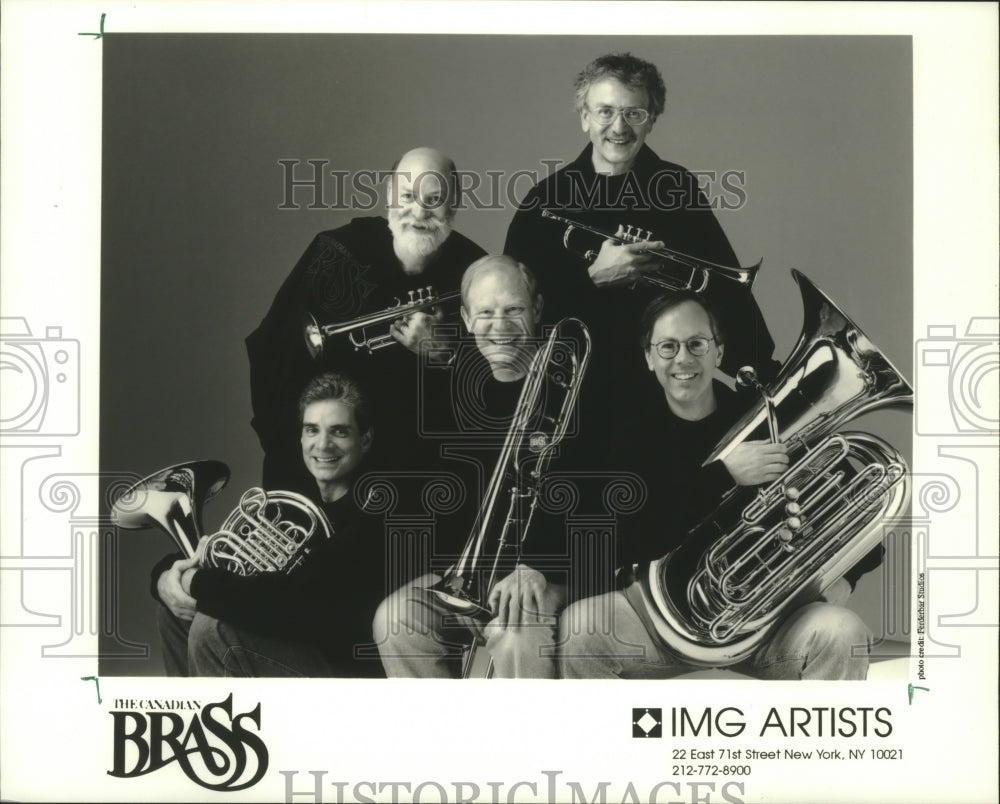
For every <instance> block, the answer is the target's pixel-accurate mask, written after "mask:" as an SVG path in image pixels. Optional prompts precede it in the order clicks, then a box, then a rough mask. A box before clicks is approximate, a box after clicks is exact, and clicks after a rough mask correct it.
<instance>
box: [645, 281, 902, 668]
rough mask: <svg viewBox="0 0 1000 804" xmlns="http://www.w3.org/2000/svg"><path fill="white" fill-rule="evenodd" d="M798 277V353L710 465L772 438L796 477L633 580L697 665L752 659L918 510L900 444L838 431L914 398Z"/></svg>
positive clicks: (741, 495)
mask: <svg viewBox="0 0 1000 804" xmlns="http://www.w3.org/2000/svg"><path fill="white" fill-rule="evenodd" d="M792 275H793V277H794V278H795V280H796V282H798V285H799V290H800V292H801V294H802V302H803V306H804V308H805V312H804V323H803V328H802V333H801V334H800V336H799V340H798V343H797V344H796V346H795V348H794V349H793V350H792V353H791V355H790V356H789V358H788V360H787V361H786V362H785V365H784V366H783V367H782V369H781V372H780V373H779V374H778V376H777V378H776V379H775V380H774V383H773V385H772V386H771V387H770V388H768V389H763V388H761V387H760V386H759V385H758V390H760V391H761V392H762V399H761V401H760V403H759V404H758V405H756V406H755V407H754V408H752V409H751V410H750V411H749V412H747V413H746V414H745V415H744V416H743V418H741V419H740V420H739V421H738V422H737V423H736V424H735V425H734V426H733V427H732V429H731V430H730V431H729V432H728V433H727V434H726V435H725V436H724V437H723V438H722V440H721V441H720V442H719V444H718V446H717V447H716V448H715V450H714V451H713V452H712V454H711V455H710V456H709V457H708V459H707V460H706V461H705V464H708V463H711V462H712V461H714V460H718V459H721V458H723V457H725V456H726V455H727V454H728V453H729V452H730V451H732V450H733V449H734V448H735V447H736V446H738V445H739V444H741V443H743V442H745V441H748V440H759V439H767V438H768V435H769V433H771V432H774V433H775V435H776V436H777V438H779V439H780V440H781V441H782V442H783V443H785V444H786V445H787V446H788V448H789V461H790V463H789V468H788V469H787V471H786V472H785V473H784V474H783V475H782V476H781V477H780V478H779V479H777V480H775V481H774V482H773V483H771V484H770V485H768V486H766V487H760V488H757V489H754V488H746V487H744V488H740V487H736V488H735V489H732V490H731V491H730V492H728V493H727V495H726V496H725V497H724V498H723V500H722V502H721V503H720V505H719V507H718V508H717V509H716V510H715V511H714V512H713V513H712V514H711V515H710V516H709V517H708V518H706V519H705V520H704V521H703V522H701V523H700V524H699V525H697V526H696V527H695V528H693V529H692V530H691V531H690V532H689V534H688V536H687V537H686V538H685V540H684V542H683V543H682V544H681V546H680V547H678V548H677V549H675V550H673V551H672V552H671V553H669V554H667V555H666V556H664V557H663V558H661V559H658V560H656V561H653V562H651V563H650V564H649V566H648V568H644V569H640V572H639V576H638V590H639V593H640V595H641V597H642V602H643V604H644V605H645V606H646V608H647V610H648V612H649V613H650V614H651V619H652V621H653V624H654V626H655V627H656V630H657V632H658V634H659V635H660V637H662V639H663V640H664V641H665V643H666V644H667V645H668V646H669V647H670V648H671V649H672V650H673V651H675V652H676V653H678V654H679V655H681V656H683V657H685V658H686V659H687V660H688V661H689V662H691V663H692V664H695V665H700V666H705V667H721V666H725V665H730V664H735V663H737V662H739V661H742V660H743V659H745V658H747V657H748V656H749V655H750V654H751V653H752V652H753V651H754V650H756V648H757V647H758V646H759V645H760V644H761V643H762V642H763V640H764V639H765V638H766V637H767V636H768V635H769V633H770V632H771V631H772V630H773V628H774V627H775V626H777V624H778V623H779V622H780V621H781V619H782V616H783V615H784V614H786V613H789V612H791V611H792V610H794V609H795V608H797V607H799V606H801V605H804V604H805V603H808V602H811V601H813V600H816V599H818V597H819V594H820V592H821V591H822V590H823V589H825V588H826V587H827V586H828V585H829V584H830V583H832V582H833V581H834V580H836V579H837V578H839V577H840V576H841V575H843V574H844V572H846V571H847V570H848V569H850V567H851V566H853V565H854V564H855V563H857V562H858V560H860V559H861V558H862V557H864V556H865V555H866V554H867V553H868V552H869V551H870V550H871V549H873V548H874V547H875V546H876V545H878V544H880V542H881V537H882V524H881V523H882V521H883V520H885V519H887V518H892V517H895V516H898V515H899V514H900V513H901V512H902V511H904V510H905V508H906V506H907V504H908V502H909V495H910V480H909V478H908V468H907V465H906V462H905V460H904V459H903V457H902V455H900V453H899V452H898V451H897V450H896V449H895V448H893V447H892V446H891V445H889V444H888V443H886V442H885V441H883V440H882V439H880V438H877V437H875V436H873V435H870V434H866V433H841V434H836V433H834V432H833V431H834V430H835V429H836V428H838V427H840V426H841V425H843V424H844V423H845V422H847V421H848V420H850V419H853V418H855V417H856V416H860V415H861V414H863V413H867V412H869V411H872V410H875V409H878V408H883V407H912V404H913V391H912V389H911V388H910V386H909V384H908V383H907V382H906V380H905V379H904V378H903V376H902V375H901V374H900V373H899V372H898V371H897V370H896V369H895V368H894V367H893V366H892V364H891V363H890V362H889V361H888V360H887V359H886V358H885V356H884V355H883V354H882V352H881V351H879V349H878V348H877V347H876V346H875V345H874V344H873V343H872V342H871V341H870V340H869V339H868V338H867V336H865V334H864V333H863V332H862V331H861V330H860V329H859V328H858V327H857V325H856V324H854V322H853V321H851V319H850V318H848V316H847V315H845V314H844V313H843V312H842V311H841V310H840V309H839V308H838V307H837V306H836V305H835V304H834V303H833V302H832V301H831V300H830V299H829V298H828V297H827V296H826V295H825V294H824V293H823V292H822V291H821V290H819V288H817V287H816V286H815V285H814V284H813V283H812V282H811V281H809V279H807V278H806V277H805V276H803V275H802V274H800V273H799V272H798V271H792ZM745 379H747V380H749V381H750V382H751V383H753V382H754V381H753V379H752V376H746V377H745Z"/></svg>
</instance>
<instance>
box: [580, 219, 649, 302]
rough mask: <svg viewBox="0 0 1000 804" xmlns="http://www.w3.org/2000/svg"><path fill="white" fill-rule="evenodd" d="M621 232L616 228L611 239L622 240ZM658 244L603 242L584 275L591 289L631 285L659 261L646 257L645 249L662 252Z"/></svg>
mask: <svg viewBox="0 0 1000 804" xmlns="http://www.w3.org/2000/svg"><path fill="white" fill-rule="evenodd" d="M624 234H625V230H624V229H623V228H622V227H621V226H619V227H618V231H617V232H615V237H622V236H623V235H624ZM663 246H664V243H663V241H662V240H647V241H643V242H641V243H616V242H615V241H614V240H610V239H609V240H605V241H604V244H603V245H602V246H601V250H600V251H599V252H598V254H597V259H596V260H594V262H593V263H592V264H591V265H590V267H589V268H588V269H587V271H588V272H589V273H590V278H591V280H592V281H593V283H594V284H595V285H597V286H598V287H602V286H604V285H620V284H623V283H625V282H635V281H636V280H638V279H640V278H641V277H642V274H643V273H644V272H646V271H652V270H655V269H656V267H657V266H658V265H659V264H660V259H659V258H658V257H656V256H654V255H652V254H647V253H646V252H647V251H649V249H657V248H663Z"/></svg>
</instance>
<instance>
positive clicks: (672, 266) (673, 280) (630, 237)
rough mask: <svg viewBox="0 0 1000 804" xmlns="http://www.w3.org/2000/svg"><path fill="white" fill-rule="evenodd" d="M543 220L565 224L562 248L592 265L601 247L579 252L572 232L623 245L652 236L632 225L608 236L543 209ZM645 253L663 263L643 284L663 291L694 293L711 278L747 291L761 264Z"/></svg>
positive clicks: (664, 252) (653, 250)
mask: <svg viewBox="0 0 1000 804" xmlns="http://www.w3.org/2000/svg"><path fill="white" fill-rule="evenodd" d="M542 217H543V218H549V219H550V220H554V221H556V222H557V223H563V224H565V225H566V231H565V232H564V233H563V245H564V246H565V247H566V248H567V249H569V250H570V251H572V252H573V253H575V254H579V255H580V256H581V257H583V259H585V260H587V262H593V261H594V260H595V259H597V250H598V249H599V248H600V246H599V245H598V246H597V248H587V249H586V250H584V251H578V250H577V249H576V248H574V247H573V246H571V245H570V239H571V238H572V236H573V233H574V232H583V233H585V234H587V235H591V236H592V237H597V238H600V239H601V241H604V240H611V241H613V242H615V243H617V244H619V245H621V244H623V243H643V242H645V241H647V240H649V239H650V238H652V236H653V233H652V232H650V231H648V230H646V231H644V230H642V229H639V228H637V227H632V226H626V227H625V233H624V234H622V235H612V234H608V233H606V232H602V231H601V230H600V229H594V228H593V227H590V226H586V225H584V224H582V223H578V222H577V221H573V220H570V219H569V218H563V217H561V216H559V215H556V214H554V213H552V212H549V210H547V209H543V210H542ZM594 245H596V244H594ZM646 253H647V254H652V255H654V256H656V257H659V258H660V259H661V260H662V263H661V264H660V266H659V267H657V268H656V270H654V271H650V272H646V273H643V275H642V278H643V279H644V280H645V281H646V282H648V283H649V284H651V285H655V286H657V287H660V288H663V289H664V290H670V291H678V290H693V291H694V292H695V293H701V292H703V291H704V290H705V289H706V288H707V287H708V285H709V283H710V282H711V281H712V280H714V279H725V280H727V281H729V282H735V283H736V285H737V286H739V287H743V288H746V289H747V290H748V291H749V290H750V289H751V288H752V287H753V283H754V280H755V279H756V278H757V272H758V271H759V270H760V266H761V263H762V262H763V261H764V260H763V259H760V260H758V262H757V264H756V265H751V266H749V267H747V268H743V267H741V266H736V267H731V266H728V265H719V264H718V263H714V262H709V261H708V260H702V259H698V258H697V257H692V256H690V255H689V254H683V253H682V252H680V251H674V250H673V249H669V248H651V249H649V250H648V251H647V252H646Z"/></svg>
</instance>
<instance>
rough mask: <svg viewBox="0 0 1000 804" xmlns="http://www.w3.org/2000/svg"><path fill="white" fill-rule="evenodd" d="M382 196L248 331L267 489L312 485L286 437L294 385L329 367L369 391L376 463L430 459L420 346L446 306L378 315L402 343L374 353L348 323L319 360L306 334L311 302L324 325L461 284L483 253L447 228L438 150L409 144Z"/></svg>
mask: <svg viewBox="0 0 1000 804" xmlns="http://www.w3.org/2000/svg"><path fill="white" fill-rule="evenodd" d="M387 201H388V203H387V217H359V218H354V219H353V220H352V221H351V222H350V223H348V224H346V225H345V226H341V227H340V228H338V229H333V230H329V231H324V232H320V233H319V234H318V235H316V237H315V238H314V239H313V241H312V243H311V244H310V245H309V248H307V249H306V251H305V253H304V254H303V255H302V257H301V259H299V261H298V263H297V264H296V265H295V267H294V268H293V269H292V272H291V274H290V275H289V276H288V278H287V279H286V280H285V282H284V284H283V285H282V286H281V288H280V289H279V290H278V293H277V295H276V296H275V298H274V302H273V304H272V305H271V309H270V310H269V311H268V313H267V315H266V316H265V317H264V320H263V321H262V322H261V324H260V326H259V327H258V328H257V329H256V330H255V331H254V332H253V333H252V334H251V335H250V336H249V337H248V338H247V341H246V343H247V352H248V354H249V358H250V387H251V398H252V402H253V427H254V429H255V430H256V431H257V434H258V436H259V437H260V443H261V446H262V447H263V449H264V469H263V485H264V487H265V488H269V489H275V488H281V489H289V490H292V491H300V492H303V493H305V492H306V491H307V490H308V489H309V488H310V487H311V485H312V484H313V481H312V478H311V477H309V475H308V473H306V472H305V471H304V467H303V465H302V460H301V457H300V456H299V455H298V454H296V451H295V450H294V449H292V448H291V447H294V445H295V437H296V433H297V432H298V418H297V410H296V398H297V395H298V393H299V391H301V389H302V388H303V387H304V386H305V384H306V382H307V381H308V380H309V379H310V378H311V377H313V376H315V375H316V374H318V373H320V372H322V371H328V370H335V371H341V372H346V373H347V374H349V375H351V376H353V377H355V378H356V379H357V380H358V381H359V382H360V383H361V385H362V386H363V388H364V389H365V391H366V392H367V394H368V397H369V399H370V400H371V402H372V408H373V420H374V426H375V430H376V432H378V434H379V436H378V439H377V441H376V444H377V446H376V447H375V448H374V449H373V451H372V454H371V455H370V456H369V461H368V464H369V467H370V468H371V469H373V470H377V469H405V468H425V464H426V462H427V461H429V460H432V456H429V455H427V454H425V453H426V452H427V448H426V446H425V443H424V442H423V441H422V440H421V439H420V438H419V437H418V399H417V395H418V383H417V378H418V374H419V371H420V367H421V366H420V363H421V361H420V360H419V359H418V355H419V353H420V349H421V344H422V343H423V342H424V341H426V340H427V339H429V338H430V336H431V335H432V326H433V324H434V323H435V322H437V321H440V320H441V319H442V312H441V311H440V310H438V311H430V312H428V313H414V314H412V315H409V316H403V317H400V318H399V319H397V320H396V321H394V322H392V323H391V326H390V325H389V324H383V325H382V332H383V333H384V332H385V331H386V327H388V331H389V332H390V334H391V335H392V337H393V338H394V339H395V340H396V341H398V343H399V344H400V345H398V346H397V345H392V346H390V347H388V348H385V349H381V350H379V351H377V352H375V353H373V354H368V353H367V351H365V350H361V351H357V350H355V348H354V347H353V346H352V345H351V344H350V343H349V341H348V336H347V335H346V334H342V335H339V336H335V337H332V338H330V339H329V340H328V341H327V343H326V344H325V345H324V349H323V354H322V356H321V359H320V360H319V361H314V360H313V359H312V358H311V357H310V356H309V354H308V350H307V349H306V346H305V342H304V338H303V319H304V317H305V315H306V314H307V313H308V314H311V315H313V316H315V317H316V319H317V320H318V321H319V322H320V323H321V324H328V323H334V322H342V321H347V320H351V319H354V318H357V317H359V316H362V315H366V314H369V313H376V312H381V311H383V310H386V309H388V308H389V307H391V306H392V305H393V304H394V303H395V302H396V300H397V299H402V300H408V299H409V298H410V293H411V291H412V292H416V291H417V290H420V289H423V288H426V287H427V286H428V285H430V286H432V287H433V288H434V289H435V291H437V292H438V293H442V292H448V291H454V290H457V289H458V287H459V281H460V279H461V276H462V272H463V271H464V270H465V268H466V267H468V265H469V264H470V263H472V262H474V261H475V260H476V259H478V258H479V257H480V256H482V255H483V253H484V252H483V250H482V249H481V248H480V247H479V246H477V245H476V244H475V243H473V242H472V241H471V240H469V239H468V238H466V237H463V236H462V235H461V234H459V233H458V232H455V231H454V230H453V229H452V221H453V220H454V217H455V206H456V202H457V177H456V173H455V165H454V163H453V162H452V160H451V159H449V158H448V157H447V156H445V155H444V154H442V153H441V152H440V151H437V150H435V149H433V148H414V149H413V150H411V151H407V152H406V153H405V154H403V156H402V157H400V159H399V160H398V161H397V163H396V164H395V165H394V166H393V169H392V172H391V175H390V177H389V180H388V186H387ZM456 323H457V321H456ZM369 334H371V333H369ZM428 345H430V344H428ZM425 348H426V345H425ZM289 445H291V447H290V446H289Z"/></svg>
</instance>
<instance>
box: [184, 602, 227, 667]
mask: <svg viewBox="0 0 1000 804" xmlns="http://www.w3.org/2000/svg"><path fill="white" fill-rule="evenodd" d="M229 647H230V646H229V644H228V643H227V642H226V639H225V636H224V634H223V632H222V623H221V622H220V621H219V620H217V619H215V617H209V616H208V615H207V614H202V613H201V612H199V613H197V614H195V615H194V619H193V620H192V621H191V628H190V629H189V631H188V664H189V666H190V668H191V671H192V672H193V673H194V674H196V675H220V674H221V671H222V669H223V662H224V660H225V657H226V652H227V651H228V650H229Z"/></svg>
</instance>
